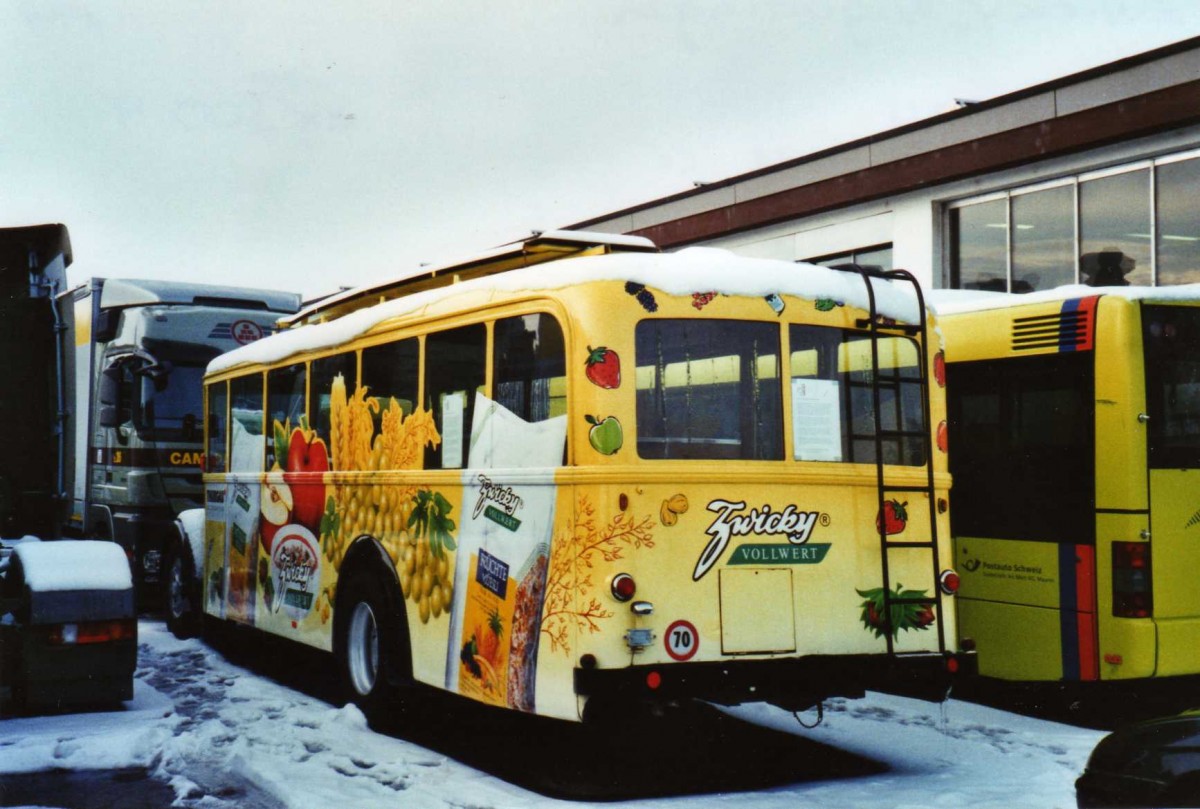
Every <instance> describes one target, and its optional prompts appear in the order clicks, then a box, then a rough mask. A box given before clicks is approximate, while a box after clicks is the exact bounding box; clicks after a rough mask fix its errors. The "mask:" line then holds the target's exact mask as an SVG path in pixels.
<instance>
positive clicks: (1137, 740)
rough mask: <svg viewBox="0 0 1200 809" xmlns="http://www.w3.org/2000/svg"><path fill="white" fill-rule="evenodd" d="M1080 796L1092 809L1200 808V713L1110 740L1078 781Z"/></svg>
mask: <svg viewBox="0 0 1200 809" xmlns="http://www.w3.org/2000/svg"><path fill="white" fill-rule="evenodd" d="M1075 798H1076V802H1077V803H1078V804H1079V806H1080V807H1081V808H1083V807H1087V808H1088V809H1091V807H1102V806H1200V710H1192V711H1186V712H1184V713H1182V714H1179V715H1178V716H1170V717H1164V718H1162V719H1150V720H1146V721H1143V722H1137V723H1134V724H1132V725H1129V726H1127V727H1124V728H1121V729H1120V730H1117V731H1115V732H1113V733H1111V734H1109V735H1108V736H1105V737H1104V738H1103V739H1101V740H1100V743H1099V744H1097V745H1096V749H1095V750H1093V751H1092V755H1091V757H1090V758H1089V759H1088V763H1087V768H1086V769H1085V770H1084V773H1083V775H1082V776H1080V778H1079V780H1077V781H1076V782H1075Z"/></svg>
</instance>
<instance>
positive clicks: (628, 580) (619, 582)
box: [610, 573, 637, 601]
mask: <svg viewBox="0 0 1200 809" xmlns="http://www.w3.org/2000/svg"><path fill="white" fill-rule="evenodd" d="M610 587H611V588H612V594H613V598H615V599H616V600H617V601H628V600H629V599H631V598H633V594H634V593H636V592H637V583H636V582H634V580H633V576H630V575H629V574H628V573H618V574H617V575H615V576H613V578H612V584H611V585H610Z"/></svg>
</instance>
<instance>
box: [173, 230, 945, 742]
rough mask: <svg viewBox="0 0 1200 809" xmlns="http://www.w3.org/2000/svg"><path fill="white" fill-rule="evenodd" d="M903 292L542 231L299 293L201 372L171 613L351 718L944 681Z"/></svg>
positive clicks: (932, 510)
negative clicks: (457, 258)
mask: <svg viewBox="0 0 1200 809" xmlns="http://www.w3.org/2000/svg"><path fill="white" fill-rule="evenodd" d="M915 289H916V284H915V282H913V281H912V278H911V276H909V275H907V274H906V273H902V272H897V273H891V274H887V275H886V276H881V277H869V276H867V275H865V274H863V273H861V272H839V271H835V270H829V269H825V268H819V267H814V266H809V265H796V264H789V263H783V262H773V261H763V260H752V259H746V258H738V257H735V256H733V255H731V254H729V253H727V252H724V251H720V250H712V249H703V248H696V249H690V250H685V251H682V252H680V253H677V254H662V253H659V252H657V250H656V249H655V248H654V246H653V245H652V244H651V243H650V242H648V241H646V240H644V239H639V238H631V237H606V236H600V235H597V234H580V233H563V232H557V233H555V232H550V233H541V234H537V235H535V236H534V237H533V238H531V239H529V240H527V241H525V242H521V243H517V244H514V245H508V246H505V247H502V248H498V249H496V250H494V251H492V252H491V253H489V254H486V255H484V256H480V257H477V258H475V259H472V260H470V261H465V262H459V263H455V264H450V265H446V266H443V267H437V268H425V269H422V270H421V271H419V272H417V273H415V274H414V275H412V276H409V277H406V278H403V279H400V280H396V281H390V282H388V283H386V284H380V285H378V286H375V287H370V288H366V289H360V290H355V291H352V292H348V293H345V294H343V295H340V296H337V297H335V298H331V299H328V300H325V301H323V302H321V303H320V304H318V305H316V306H314V307H313V308H311V309H309V310H305V311H302V312H301V313H300V314H299V315H297V316H295V317H294V318H293V319H292V323H291V324H290V325H291V326H292V328H290V329H288V330H285V331H284V332H282V333H280V334H278V335H276V336H272V337H270V338H268V339H264V340H262V341H260V342H258V343H256V344H255V345H254V346H248V347H246V348H245V349H244V350H238V351H235V352H232V353H230V354H227V355H224V356H223V357H221V358H219V359H217V360H215V361H214V362H213V363H212V364H210V366H209V369H208V374H207V376H206V377H205V382H204V384H205V397H206V402H207V413H208V418H207V438H206V440H207V442H208V444H207V446H208V453H207V472H206V474H205V476H204V481H205V487H206V491H207V506H206V512H205V517H204V522H203V526H204V527H203V547H202V549H200V551H199V553H198V554H197V556H196V557H195V565H196V569H197V572H198V574H199V578H200V580H201V582H202V590H201V592H200V595H199V599H198V605H197V606H198V607H199V609H200V610H201V611H202V612H203V614H204V615H205V616H207V617H208V618H210V619H220V620H225V621H232V622H236V623H239V624H244V625H246V626H250V627H253V628H255V629H257V630H261V631H263V632H268V633H273V634H276V635H279V636H282V637H285V638H290V639H293V640H296V641H299V642H300V643H304V644H309V645H311V646H314V647H317V648H319V649H323V650H328V651H330V652H332V653H333V658H334V664H335V665H336V669H337V672H338V674H339V677H340V678H341V682H342V684H343V686H344V688H345V692H346V694H347V696H348V697H349V698H350V699H352V700H354V701H355V702H357V703H359V704H360V705H362V706H363V707H364V709H365V710H366V711H367V712H368V714H369V715H370V714H371V712H373V711H378V710H385V706H386V705H387V704H388V703H389V702H390V697H391V696H393V694H394V692H395V691H396V690H397V689H399V688H400V687H402V686H404V685H407V684H413V683H420V684H424V685H426V686H433V687H436V688H441V689H446V690H448V691H450V692H454V693H457V694H461V695H464V696H466V697H468V698H471V699H474V700H478V701H480V702H483V703H487V704H491V705H497V706H503V707H508V708H512V709H516V710H521V711H526V712H535V713H537V714H541V715H546V716H551V717H558V718H561V719H567V720H579V719H583V718H585V717H586V718H590V717H595V716H599V715H601V713H602V712H609V711H612V710H614V709H615V708H619V707H621V706H625V705H629V706H632V705H643V704H646V703H670V702H673V701H677V700H682V699H686V698H693V697H700V698H704V699H708V700H713V701H716V702H721V703H729V704H734V703H739V702H743V701H767V702H771V703H775V704H778V705H782V706H786V707H788V708H791V709H794V710H800V709H803V708H806V707H809V706H811V705H813V704H816V703H817V702H819V701H820V700H822V699H824V698H826V697H829V696H831V695H857V694H861V693H862V691H863V689H864V688H868V687H870V688H887V687H889V686H895V685H897V684H898V683H899V682H900V681H901V680H902V679H904V678H907V679H908V681H909V684H910V685H912V684H915V685H916V686H918V687H920V686H924V688H925V690H926V691H927V692H929V693H936V694H938V695H940V694H944V692H945V687H946V678H947V674H948V672H950V671H952V670H953V669H955V667H956V666H958V665H959V664H960V656H959V655H958V654H957V648H956V643H955V638H956V633H955V623H954V614H955V613H954V608H953V599H952V598H951V595H952V593H953V592H954V589H955V588H956V586H957V577H956V575H955V574H954V573H953V571H952V570H950V568H949V561H950V559H949V557H950V550H951V548H950V538H949V536H950V535H949V531H948V529H949V525H948V515H947V514H946V513H945V511H946V498H947V496H948V494H947V490H948V486H949V476H948V474H947V471H946V463H947V461H946V456H945V454H944V452H941V451H938V449H936V439H935V436H936V433H937V429H936V427H935V426H934V425H938V424H941V423H942V422H943V420H944V418H945V412H944V391H943V389H942V387H941V386H940V385H938V384H930V380H931V378H932V373H933V368H934V366H935V354H936V353H937V351H936V347H934V346H929V345H928V340H929V339H930V331H929V328H930V327H929V326H928V325H927V322H926V317H925V308H924V305H923V303H922V302H921V299H920V295H919V291H918V292H917V294H914V290H915ZM943 426H944V425H943ZM177 595H179V594H178V593H177ZM185 595H186V594H185ZM172 603H174V604H176V605H177V606H178V607H179V609H178V610H177V609H176V608H173V609H172V611H173V613H174V612H177V611H178V612H179V613H180V614H176V615H173V617H172V623H173V625H175V626H179V625H180V624H181V618H183V617H186V616H184V615H183V614H182V613H185V612H186V609H185V607H183V606H179V605H185V604H186V598H174V599H172ZM965 659H967V660H968V662H969V657H965Z"/></svg>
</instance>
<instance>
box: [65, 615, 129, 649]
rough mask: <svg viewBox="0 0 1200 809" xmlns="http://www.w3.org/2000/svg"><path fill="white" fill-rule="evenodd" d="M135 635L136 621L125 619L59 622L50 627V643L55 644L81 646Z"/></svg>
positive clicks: (125, 638) (127, 638) (124, 638)
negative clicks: (75, 622)
mask: <svg viewBox="0 0 1200 809" xmlns="http://www.w3.org/2000/svg"><path fill="white" fill-rule="evenodd" d="M136 637H137V623H136V622H134V621H133V619H129V620H125V621H84V622H81V623H77V624H59V625H58V626H53V627H51V628H50V636H49V641H50V643H52V644H54V645H57V646H77V645H78V646H81V645H83V644H86V643H109V642H111V641H116V640H129V639H131V638H136Z"/></svg>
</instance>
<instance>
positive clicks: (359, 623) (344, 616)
mask: <svg viewBox="0 0 1200 809" xmlns="http://www.w3.org/2000/svg"><path fill="white" fill-rule="evenodd" d="M338 589H339V591H340V592H339V594H338V604H337V610H336V613H335V627H336V635H335V646H334V649H335V654H336V655H337V659H338V660H337V663H338V674H339V679H340V686H341V691H342V695H343V697H344V698H345V699H346V700H347V701H349V702H353V703H354V704H355V705H357V706H358V707H359V708H361V709H362V711H363V713H364V714H366V715H367V718H368V719H373V720H374V719H379V718H381V717H382V715H383V712H384V711H385V709H387V708H389V707H392V706H393V705H394V704H395V703H396V702H397V698H398V693H397V689H396V687H395V686H394V685H393V684H392V683H391V682H390V680H391V677H390V676H389V675H390V674H391V673H392V672H394V671H395V669H396V663H397V662H398V660H399V654H400V644H399V642H398V635H399V632H400V631H402V630H401V629H400V621H399V616H397V615H396V614H395V612H394V611H393V610H392V609H390V608H389V603H390V601H389V599H388V597H387V592H386V590H385V589H384V587H383V585H382V584H381V583H380V581H379V579H378V578H376V577H374V576H364V575H359V576H351V577H348V580H347V581H344V582H342V583H340V584H339V587H338Z"/></svg>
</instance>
